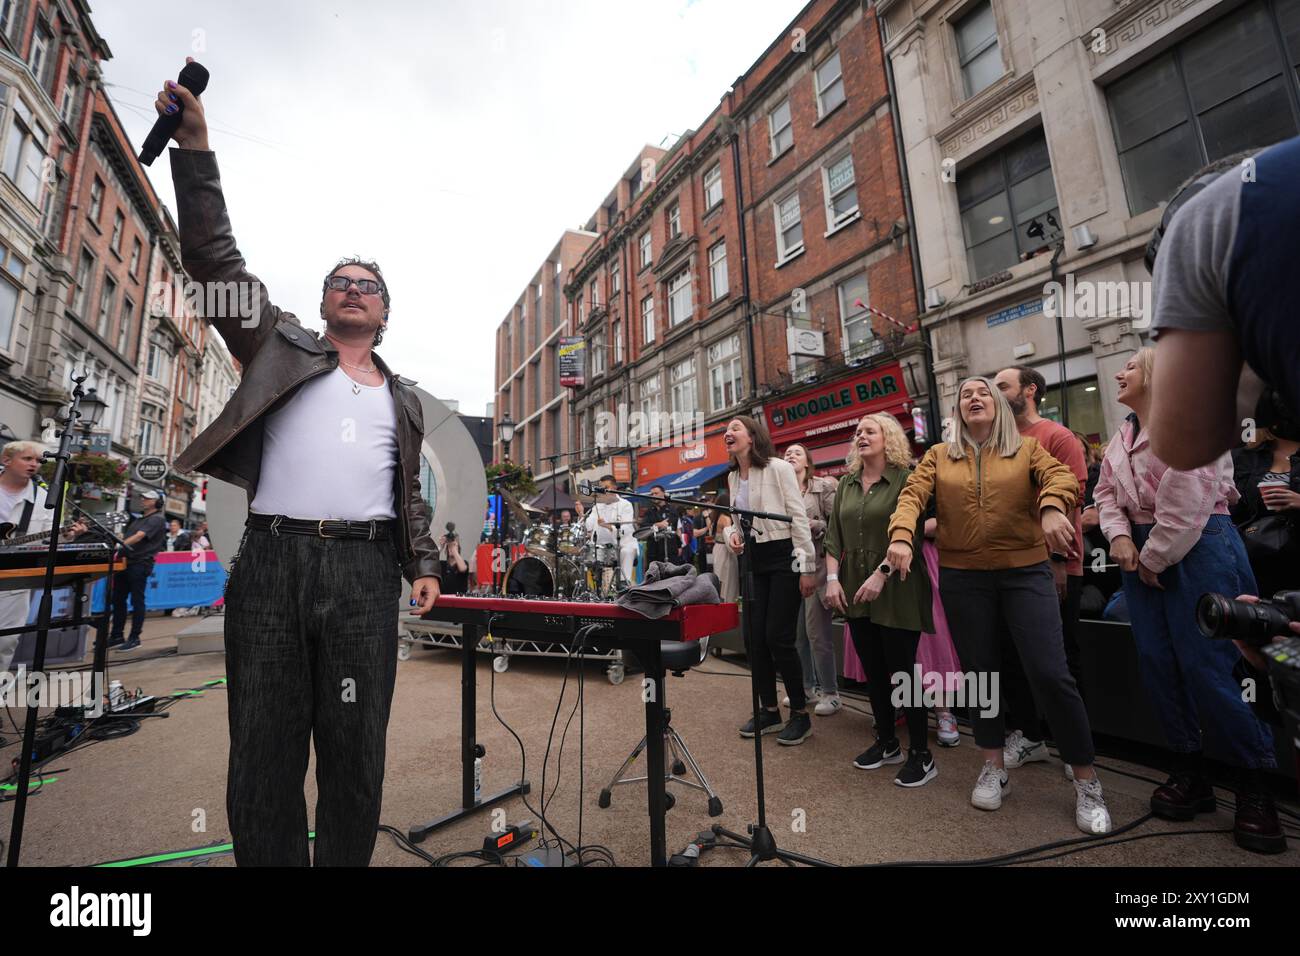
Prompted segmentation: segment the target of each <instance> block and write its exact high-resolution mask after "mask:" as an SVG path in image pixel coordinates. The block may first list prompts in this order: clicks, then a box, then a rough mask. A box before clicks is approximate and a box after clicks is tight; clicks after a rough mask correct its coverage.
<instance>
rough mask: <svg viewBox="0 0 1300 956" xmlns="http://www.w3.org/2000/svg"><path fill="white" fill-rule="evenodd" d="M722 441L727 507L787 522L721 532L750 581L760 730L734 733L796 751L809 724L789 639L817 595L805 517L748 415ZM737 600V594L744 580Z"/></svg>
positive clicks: (786, 472) (748, 614) (791, 481)
mask: <svg viewBox="0 0 1300 956" xmlns="http://www.w3.org/2000/svg"><path fill="white" fill-rule="evenodd" d="M723 440H724V441H725V443H726V446H727V453H728V454H729V455H730V456H731V468H732V470H731V472H730V473H729V474H728V475H727V489H728V491H729V492H730V497H731V502H732V505H733V507H736V508H740V509H744V510H749V511H765V512H768V513H769V514H784V515H789V516H790V518H791V519H792V520H790V521H773V520H770V519H767V518H760V519H757V520H755V521H754V524H753V529H752V537H751V538H750V539H749V540H748V541H745V540H742V538H741V534H740V524H739V521H738V520H734V521H733V522H732V524H731V525H730V527H729V528H728V529H727V546H728V547H729V548H730V549H731V550H732V551H733V552H734V553H735V554H737V555H741V554H745V555H746V556H747V557H748V563H749V567H750V571H751V572H752V574H753V578H754V590H753V594H751V595H750V599H751V603H750V604H746V605H745V608H744V615H745V622H746V626H747V627H751V628H752V630H751V635H752V639H751V644H752V646H753V655H754V656H753V660H751V661H750V666H751V667H752V668H753V672H754V681H755V683H756V684H757V685H758V694H759V698H760V700H761V701H762V704H763V709H762V710H761V711H760V712H759V726H758V727H755V726H754V720H753V718H750V720H749V721H748V722H747V723H746V724H745V725H744V726H743V727H741V728H740V735H741V736H742V737H753V736H754V734H755V733H761V734H770V733H779V735H780V736H778V737H777V743H782V744H787V745H793V744H801V743H803V742H804V740H806V739H807V738H808V736H809V735H810V734H811V733H812V719H811V718H810V717H809V716H808V709H807V708H808V700H807V697H806V696H805V694H804V690H803V687H804V680H803V669H802V667H801V666H800V663H799V654H798V652H797V651H796V650H795V633H796V628H797V627H798V623H799V615H800V614H801V613H802V611H803V599H804V598H806V597H808V596H810V595H811V594H813V593H814V592H815V591H816V590H817V575H816V574H815V573H813V571H814V569H815V567H816V559H815V557H814V552H813V543H812V534H811V531H810V529H809V524H808V513H807V511H806V510H805V509H804V502H803V494H802V493H801V492H800V491H799V484H798V481H797V480H796V479H795V474H794V469H793V468H792V467H790V464H789V462H786V461H783V460H782V459H780V458H778V457H776V449H775V448H774V447H773V445H772V439H771V436H769V435H768V433H767V429H766V428H764V427H763V425H762V424H760V423H759V422H756V421H755V420H754V419H752V418H750V417H749V416H747V415H740V416H737V417H736V418H733V419H732V420H731V422H730V423H728V425H727V431H726V434H725V436H724V439H723ZM743 560H744V559H743V558H742V561H743ZM742 574H743V565H742ZM741 593H742V594H744V584H743V581H742V584H741ZM778 671H779V672H780V674H781V680H782V681H784V682H785V689H786V693H787V694H789V698H790V719H789V721H788V722H787V721H782V720H781V709H780V707H779V706H778V704H777V696H776V674H777V672H778Z"/></svg>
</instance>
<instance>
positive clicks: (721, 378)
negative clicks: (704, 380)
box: [709, 335, 742, 412]
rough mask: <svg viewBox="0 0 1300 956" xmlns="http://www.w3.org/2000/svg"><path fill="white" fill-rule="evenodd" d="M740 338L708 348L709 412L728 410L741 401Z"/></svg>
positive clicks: (717, 343) (736, 337) (732, 337)
mask: <svg viewBox="0 0 1300 956" xmlns="http://www.w3.org/2000/svg"><path fill="white" fill-rule="evenodd" d="M741 382H742V379H741V372H740V336H739V335H733V336H731V337H730V338H727V339H723V340H722V341H720V342H715V343H713V344H712V345H710V346H709V400H710V402H711V403H712V406H711V409H710V410H711V411H714V412H720V411H722V410H723V409H724V408H730V407H731V406H732V405H735V404H736V403H737V402H739V401H740V399H741Z"/></svg>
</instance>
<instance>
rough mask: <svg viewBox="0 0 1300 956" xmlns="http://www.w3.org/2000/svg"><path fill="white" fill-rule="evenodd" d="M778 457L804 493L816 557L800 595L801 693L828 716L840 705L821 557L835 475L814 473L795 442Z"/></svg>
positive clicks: (797, 643) (816, 711) (805, 453)
mask: <svg viewBox="0 0 1300 956" xmlns="http://www.w3.org/2000/svg"><path fill="white" fill-rule="evenodd" d="M781 457H783V458H784V459H785V460H786V461H787V462H789V463H790V467H791V468H793V469H794V477H795V481H797V482H798V483H799V491H800V492H802V494H803V505H804V511H806V512H807V513H808V529H809V531H810V532H811V533H812V540H813V551H814V557H815V558H816V561H817V591H816V593H815V594H813V595H812V596H811V597H806V598H804V599H803V613H802V614H801V615H800V616H799V628H798V631H797V636H796V639H795V648H796V649H797V650H798V651H799V666H800V667H802V668H803V684H804V696H805V697H807V698H808V699H809V700H816V701H817V706H816V707H814V708H813V713H814V714H816V715H817V716H819V717H829V716H830V715H831V714H835V713H838V712H839V709H840V706H841V703H840V675H839V668H837V667H836V666H835V643H834V641H833V640H832V639H831V608H830V605H829V604H827V603H826V562H825V561H823V560H822V553H823V551H824V550H825V548H824V544H825V541H824V539H825V537H826V521H827V519H828V518H829V517H830V513H831V505H832V504H833V502H834V500H835V479H833V478H824V477H822V476H821V475H814V474H813V473H812V458H811V457H810V456H809V454H808V449H807V447H805V446H804V445H800V444H798V443H797V442H796V443H795V444H793V445H791V446H790V447H789V448H787V449H786V450H785V454H784V455H782V456H781ZM786 706H787V707H788V706H789V698H787V703H786Z"/></svg>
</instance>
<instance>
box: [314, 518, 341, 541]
mask: <svg viewBox="0 0 1300 956" xmlns="http://www.w3.org/2000/svg"><path fill="white" fill-rule="evenodd" d="M333 520H334V519H333V518H321V519H320V520H319V521H317V522H316V533H317V534H318V535H320V536H321V537H322V538H337V537H339V536H338V535H334V534H326V533H325V522H326V521H333ZM344 524H345V525H346V524H347V522H344ZM344 530H345V531H346V528H345V529H344Z"/></svg>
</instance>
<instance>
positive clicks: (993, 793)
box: [970, 760, 1011, 810]
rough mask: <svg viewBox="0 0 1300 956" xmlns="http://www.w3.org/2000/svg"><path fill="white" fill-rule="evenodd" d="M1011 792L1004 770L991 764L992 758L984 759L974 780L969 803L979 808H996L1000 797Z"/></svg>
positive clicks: (999, 804) (1000, 801)
mask: <svg viewBox="0 0 1300 956" xmlns="http://www.w3.org/2000/svg"><path fill="white" fill-rule="evenodd" d="M1010 792H1011V778H1010V777H1008V776H1007V772H1006V771H1005V770H999V769H998V768H997V767H995V766H993V761H992V760H986V761H984V769H983V770H981V771H980V777H979V779H978V780H976V781H975V789H974V790H972V791H971V795H970V803H971V806H972V807H977V808H978V809H980V810H996V809H998V808H999V807H1000V806H1002V798H1003V797H1005V796H1006V795H1007V794H1008V793H1010Z"/></svg>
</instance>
